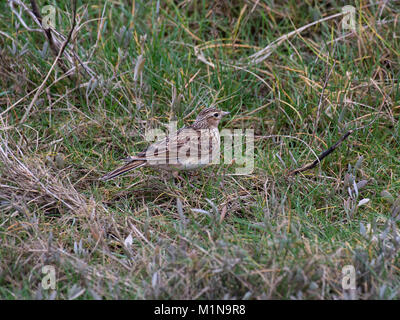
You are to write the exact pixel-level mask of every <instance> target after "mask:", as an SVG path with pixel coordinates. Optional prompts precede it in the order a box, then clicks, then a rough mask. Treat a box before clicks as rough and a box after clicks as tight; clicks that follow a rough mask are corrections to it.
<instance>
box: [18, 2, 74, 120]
mask: <svg viewBox="0 0 400 320" xmlns="http://www.w3.org/2000/svg"><path fill="white" fill-rule="evenodd" d="M73 5H74V8H73V15H74V16H73V21H72V27H71V30H70V32H69V33H68V36H67V39H65V41H64V43H63V45H62V47H61V49H60V51H59V52H58V55H57V57H56V59H55V60H54V62H53V65H52V66H51V68H50V70H49V72H48V73H47V75H46V77H45V78H44V80H43V82H42V84H41V85H40V86H39V89H38V90H37V91H36V93H35V96H34V97H33V99H32V101H31V103H30V104H29V107H28V109H27V110H26V112H25V114H24V116H23V117H22V119H21V121H20V124H21V123H22V122H24V121H25V120H26V118H27V117H28V115H29V112H30V111H31V109H32V106H33V105H34V103H35V102H36V100H37V99H38V97H39V95H40V93H41V92H42V90H43V87H44V85H45V84H46V82H47V80H48V79H49V77H50V74H51V72H52V71H53V69H54V67H55V65H56V64H57V61H58V60H59V59H60V57H61V56H62V54H63V52H64V50H65V48H66V47H67V45H68V42H69V41H70V40H71V36H72V33H73V32H74V29H75V25H76V0H74V1H73Z"/></svg>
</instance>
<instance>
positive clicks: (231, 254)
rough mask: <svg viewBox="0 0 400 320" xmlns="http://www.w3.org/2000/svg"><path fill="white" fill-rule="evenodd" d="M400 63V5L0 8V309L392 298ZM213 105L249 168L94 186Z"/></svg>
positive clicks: (153, 175) (396, 272)
mask: <svg viewBox="0 0 400 320" xmlns="http://www.w3.org/2000/svg"><path fill="white" fill-rule="evenodd" d="M35 3H36V7H35ZM74 4H76V5H74ZM46 5H50V6H51V7H48V8H46V9H44V6H46ZM346 5H351V6H352V8H353V9H354V11H353V12H354V14H351V13H348V14H347V15H345V14H344V13H343V7H344V6H346ZM35 8H36V9H35ZM74 9H76V10H74ZM39 12H40V14H41V19H38V13H39ZM74 12H75V13H74ZM346 12H347V11H346ZM353 18H354V19H353ZM39 20H42V25H43V24H44V23H45V22H46V23H50V24H51V25H52V26H53V27H54V30H53V31H48V29H43V28H42V26H41V25H40V21H39ZM44 30H45V31H44ZM399 58H400V1H356V2H353V3H346V2H343V1H336V0H330V1H311V0H307V1H299V0H285V1H272V0H261V1H259V0H235V1H226V0H216V1H196V0H193V1H190V0H177V1H172V0H168V1H155V0H154V1H141V0H121V1H116V0H114V1H105V0H98V1H80V0H79V1H67V0H62V1H61V0H60V1H42V0H37V1H27V0H8V1H2V2H1V3H0V298H1V299H398V298H399V292H400V269H399V268H400V264H399V251H398V250H399V247H400V233H399V230H398V226H399V218H400V216H399V214H400V197H399V190H400V159H399V156H400V151H399V147H400V136H399V133H400V124H399V115H400V87H399V78H400V63H399V61H400V59H399ZM210 106H216V107H218V108H220V109H222V110H224V111H230V115H229V116H228V117H227V118H226V119H225V120H223V121H222V123H221V125H220V129H222V128H227V129H242V130H246V129H252V130H254V170H253V171H252V172H251V173H249V174H245V175H236V174H235V172H236V171H235V170H236V168H237V164H235V163H232V164H225V163H221V164H219V165H213V166H209V167H207V168H205V169H202V170H199V171H196V172H193V173H189V172H187V173H186V172H183V173H181V176H182V178H183V181H181V180H176V179H173V178H171V177H169V176H168V175H166V174H164V173H162V172H159V171H156V170H153V169H149V168H140V169H138V170H135V171H132V172H130V173H129V174H127V175H124V176H121V177H118V178H116V179H115V180H111V181H107V182H103V181H99V178H100V177H101V176H103V175H104V174H105V173H106V172H108V171H110V170H113V169H115V168H116V167H117V166H119V165H121V163H122V159H123V158H126V157H127V156H129V155H133V154H135V153H137V152H139V151H142V150H143V149H144V148H145V147H146V146H147V145H148V142H146V140H145V134H146V131H147V130H150V129H154V128H163V125H164V124H166V123H168V122H170V121H175V120H176V121H177V122H178V126H179V127H181V126H183V125H189V124H191V123H193V120H194V119H195V118H196V115H197V114H198V112H199V111H201V110H202V109H203V108H205V107H210ZM332 146H335V148H334V150H332V152H330V153H329V154H328V155H326V157H323V159H322V158H321V157H320V158H318V156H320V155H321V154H323V153H324V152H325V151H327V150H329V148H330V147H332ZM319 160H320V161H319ZM314 161H316V162H315V163H314V164H315V165H313V166H312V167H310V168H309V167H306V166H307V165H308V164H310V163H313V162H314ZM44 266H47V267H49V266H50V268H53V269H52V270H54V272H55V278H56V285H55V287H53V288H51V287H50V288H48V287H47V286H46V283H47V282H46V283H44V282H45V281H44V280H46V279H47V278H45V277H46V275H47V273H46V269H43V267H44ZM345 266H351V267H350V270H354V272H355V274H354V275H355V288H347V287H343V280H344V275H345V274H344V273H343V270H347V269H344V268H346V267H345ZM346 283H347V282H346ZM349 283H351V281H350V282H349Z"/></svg>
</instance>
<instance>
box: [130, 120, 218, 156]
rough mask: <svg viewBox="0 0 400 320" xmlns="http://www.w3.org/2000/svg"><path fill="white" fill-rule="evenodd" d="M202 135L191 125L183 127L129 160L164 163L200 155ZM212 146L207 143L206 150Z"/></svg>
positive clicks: (202, 144)
mask: <svg viewBox="0 0 400 320" xmlns="http://www.w3.org/2000/svg"><path fill="white" fill-rule="evenodd" d="M205 136H207V135H203V134H202V132H200V131H199V130H195V129H193V128H191V127H184V128H182V129H180V130H178V131H177V132H176V133H175V134H172V135H169V136H167V137H165V138H164V139H162V140H160V141H157V142H155V143H153V144H151V145H150V146H149V147H148V148H147V149H146V150H145V151H143V152H140V153H138V154H137V156H136V157H131V158H130V159H131V160H147V161H155V162H162V161H165V163H170V162H175V161H178V159H179V158H180V157H182V155H183V156H186V157H188V156H189V154H190V156H193V155H194V154H195V155H196V156H197V155H200V153H201V146H204V145H206V143H203V142H202V140H203V138H204V137H205ZM210 148H212V143H211V144H209V146H208V148H207V150H209V149H210Z"/></svg>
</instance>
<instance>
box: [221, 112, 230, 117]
mask: <svg viewBox="0 0 400 320" xmlns="http://www.w3.org/2000/svg"><path fill="white" fill-rule="evenodd" d="M228 114H230V112H229V111H222V116H226V115H228Z"/></svg>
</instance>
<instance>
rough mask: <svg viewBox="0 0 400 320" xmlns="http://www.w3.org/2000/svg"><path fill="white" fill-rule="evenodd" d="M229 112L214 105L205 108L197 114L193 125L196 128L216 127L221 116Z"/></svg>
mask: <svg viewBox="0 0 400 320" xmlns="http://www.w3.org/2000/svg"><path fill="white" fill-rule="evenodd" d="M229 113H230V112H228V111H222V110H219V109H217V108H214V107H210V108H206V109H204V110H202V111H201V112H200V113H199V114H198V116H197V118H196V121H195V123H194V124H193V126H194V127H198V128H211V129H213V128H217V127H218V124H219V122H220V121H221V119H222V117H224V116H226V115H228V114H229Z"/></svg>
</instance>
